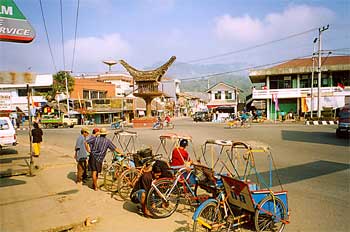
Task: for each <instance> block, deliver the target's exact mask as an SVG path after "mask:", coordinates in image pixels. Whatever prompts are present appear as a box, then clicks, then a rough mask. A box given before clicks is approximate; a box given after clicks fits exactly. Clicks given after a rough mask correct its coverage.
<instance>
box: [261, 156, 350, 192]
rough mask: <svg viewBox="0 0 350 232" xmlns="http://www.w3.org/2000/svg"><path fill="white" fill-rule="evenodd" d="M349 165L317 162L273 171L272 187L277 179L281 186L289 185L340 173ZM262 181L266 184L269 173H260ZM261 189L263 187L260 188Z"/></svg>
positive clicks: (275, 184) (324, 161)
mask: <svg viewBox="0 0 350 232" xmlns="http://www.w3.org/2000/svg"><path fill="white" fill-rule="evenodd" d="M349 167H350V165H349V164H343V163H336V162H331V161H326V160H319V161H315V162H311V163H306V164H301V165H296V166H291V167H287V168H281V169H277V170H273V172H272V177H273V178H272V180H273V183H272V186H278V185H279V182H278V178H279V179H280V181H281V184H290V183H295V182H298V181H303V180H307V179H311V178H315V177H319V176H324V175H328V174H331V173H334V172H340V171H344V170H347V169H349ZM260 175H261V176H262V179H263V180H265V181H266V183H268V180H269V172H262V173H260ZM261 187H263V186H261Z"/></svg>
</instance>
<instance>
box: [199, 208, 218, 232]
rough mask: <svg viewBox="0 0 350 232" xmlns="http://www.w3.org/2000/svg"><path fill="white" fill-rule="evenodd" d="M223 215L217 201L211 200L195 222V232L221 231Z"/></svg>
mask: <svg viewBox="0 0 350 232" xmlns="http://www.w3.org/2000/svg"><path fill="white" fill-rule="evenodd" d="M221 221H222V216H221V212H220V207H219V206H218V203H217V202H210V203H208V204H207V205H206V206H204V207H203V208H202V210H201V211H200V212H199V214H198V218H196V220H195V221H194V223H193V232H199V231H206V232H208V231H221V230H220V229H221V228H220V226H219V225H220V222H221Z"/></svg>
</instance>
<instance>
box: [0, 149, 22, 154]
mask: <svg viewBox="0 0 350 232" xmlns="http://www.w3.org/2000/svg"><path fill="white" fill-rule="evenodd" d="M14 154H18V151H17V150H14V149H1V150H0V155H14Z"/></svg>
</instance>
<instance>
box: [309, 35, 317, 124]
mask: <svg viewBox="0 0 350 232" xmlns="http://www.w3.org/2000/svg"><path fill="white" fill-rule="evenodd" d="M316 42H317V38H315V39H314V41H313V43H314V50H313V52H312V73H311V111H310V112H311V115H310V117H311V118H313V117H314V116H313V110H314V75H315V50H316Z"/></svg>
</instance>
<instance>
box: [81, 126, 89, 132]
mask: <svg viewBox="0 0 350 232" xmlns="http://www.w3.org/2000/svg"><path fill="white" fill-rule="evenodd" d="M84 132H86V133H89V129H88V128H86V127H83V128H81V133H84Z"/></svg>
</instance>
